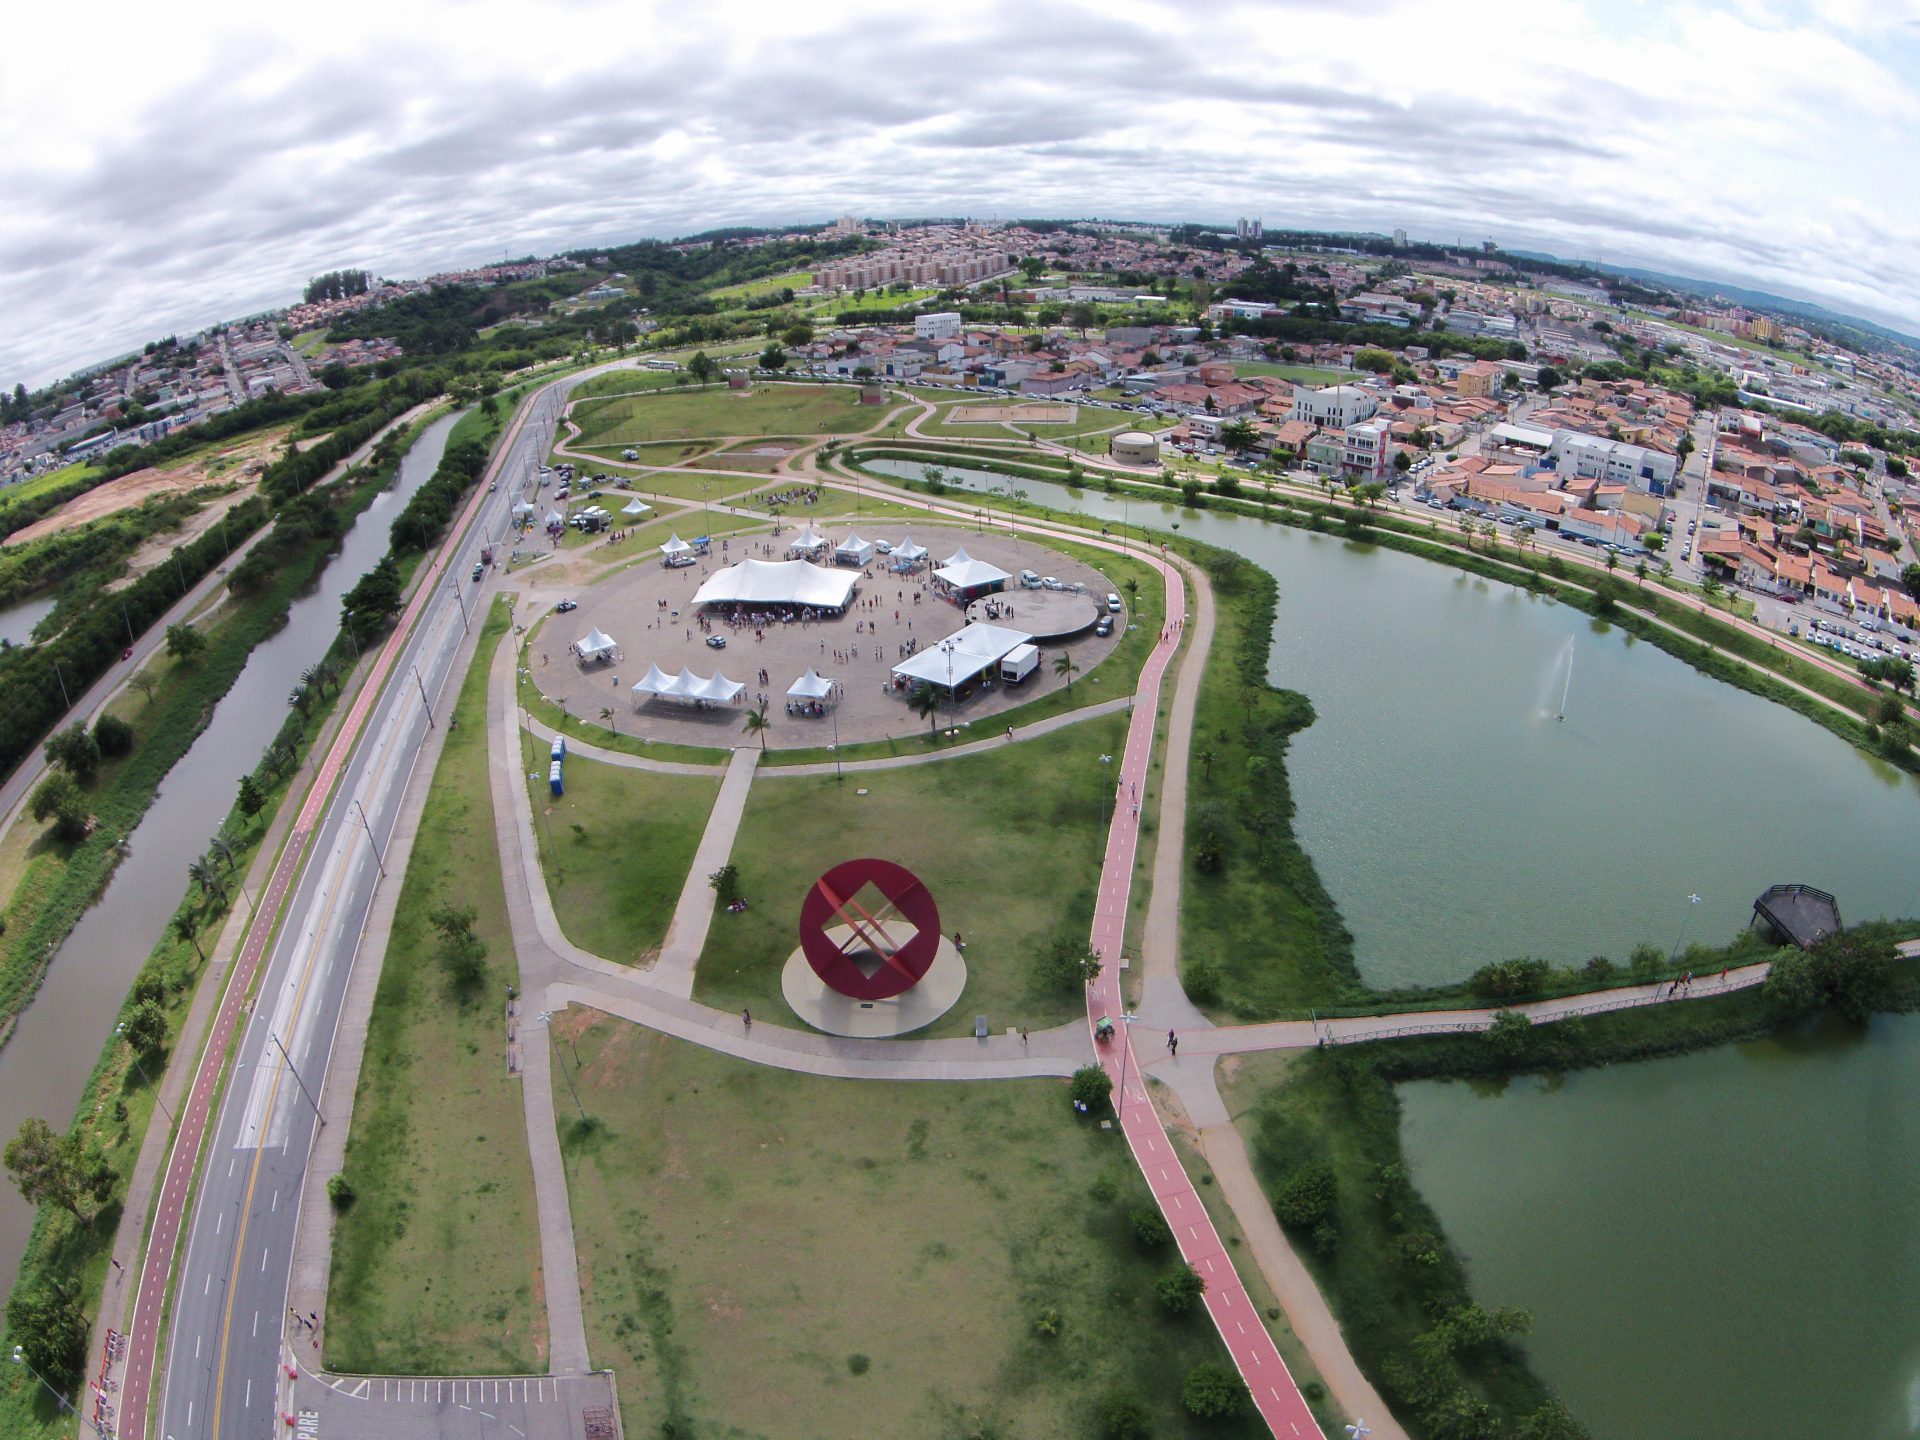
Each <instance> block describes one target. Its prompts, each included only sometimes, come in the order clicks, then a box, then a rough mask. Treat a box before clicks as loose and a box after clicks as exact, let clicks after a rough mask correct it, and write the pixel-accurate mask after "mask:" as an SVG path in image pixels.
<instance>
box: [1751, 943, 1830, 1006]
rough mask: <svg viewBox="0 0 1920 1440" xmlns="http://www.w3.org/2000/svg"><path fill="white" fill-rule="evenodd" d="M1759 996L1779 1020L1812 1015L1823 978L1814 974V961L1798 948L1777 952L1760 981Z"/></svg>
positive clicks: (1818, 1003) (1817, 1002) (1817, 1004)
mask: <svg viewBox="0 0 1920 1440" xmlns="http://www.w3.org/2000/svg"><path fill="white" fill-rule="evenodd" d="M1760 1000H1761V1003H1762V1004H1764V1005H1765V1006H1766V1007H1767V1013H1768V1014H1769V1015H1771V1016H1773V1018H1774V1020H1775V1021H1776V1022H1781V1023H1784V1022H1786V1021H1790V1020H1798V1019H1800V1018H1801V1017H1802V1016H1806V1015H1811V1014H1812V1013H1813V1012H1814V1011H1815V1010H1817V1009H1819V1008H1820V982H1819V981H1818V980H1817V979H1816V978H1815V976H1814V973H1813V961H1812V960H1811V959H1810V958H1809V957H1808V956H1806V955H1804V954H1802V953H1801V952H1800V951H1798V950H1793V949H1782V950H1780V951H1779V952H1777V953H1776V954H1775V955H1774V957H1773V963H1772V964H1771V965H1769V966H1768V967H1767V978H1766V979H1765V980H1763V981H1761V982H1760Z"/></svg>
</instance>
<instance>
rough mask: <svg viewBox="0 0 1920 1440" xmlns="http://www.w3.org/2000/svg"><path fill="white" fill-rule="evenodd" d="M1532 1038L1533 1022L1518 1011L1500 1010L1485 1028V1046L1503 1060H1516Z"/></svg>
mask: <svg viewBox="0 0 1920 1440" xmlns="http://www.w3.org/2000/svg"><path fill="white" fill-rule="evenodd" d="M1532 1038H1533V1022H1532V1021H1531V1020H1529V1019H1528V1018H1527V1017H1526V1016H1525V1015H1523V1014H1521V1013H1520V1011H1518V1010H1501V1011H1499V1012H1498V1013H1496V1014H1495V1015H1494V1017H1493V1024H1491V1025H1489V1026H1488V1027H1487V1044H1488V1045H1489V1046H1491V1047H1492V1049H1493V1053H1494V1054H1496V1055H1498V1056H1500V1057H1501V1058H1502V1059H1503V1060H1518V1059H1519V1058H1520V1056H1521V1054H1522V1053H1523V1052H1524V1051H1525V1050H1526V1048H1527V1044H1528V1042H1529V1041H1530V1040H1532Z"/></svg>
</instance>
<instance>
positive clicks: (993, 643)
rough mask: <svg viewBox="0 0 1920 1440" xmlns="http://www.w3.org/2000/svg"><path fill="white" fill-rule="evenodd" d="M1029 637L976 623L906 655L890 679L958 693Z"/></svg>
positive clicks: (1023, 632)
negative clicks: (924, 683) (921, 683)
mask: <svg viewBox="0 0 1920 1440" xmlns="http://www.w3.org/2000/svg"><path fill="white" fill-rule="evenodd" d="M1032 640H1033V636H1031V635H1029V634H1027V633H1026V632H1025V631H1022V630H1011V629H1008V628H1007V627H1006V626H1004V625H988V624H986V623H985V622H982V621H976V622H975V623H973V624H972V625H969V626H967V627H966V629H964V630H956V631H955V632H954V633H953V634H951V635H949V636H948V637H947V638H946V639H944V640H942V641H940V642H939V643H938V644H934V645H929V646H928V647H927V648H926V649H924V650H922V651H920V652H919V653H918V654H915V655H909V656H908V657H907V658H906V659H905V660H902V661H901V662H900V663H899V664H898V665H896V666H894V667H893V673H894V677H895V678H896V679H899V680H905V681H907V682H909V683H912V682H916V681H922V680H924V681H925V682H926V683H927V684H929V685H938V686H939V687H940V688H941V689H943V690H945V689H947V688H949V687H951V688H952V689H955V690H958V689H959V688H960V687H961V686H962V685H964V684H966V683H967V681H969V680H971V679H973V678H974V677H975V676H976V675H979V674H981V673H982V672H984V671H987V670H991V669H992V668H993V667H994V666H995V665H998V664H999V663H1000V661H1001V659H1002V658H1003V657H1004V656H1005V655H1006V653H1007V652H1008V651H1009V650H1013V649H1016V648H1017V647H1019V646H1021V645H1026V644H1030V643H1031V642H1032Z"/></svg>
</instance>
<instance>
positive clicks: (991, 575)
mask: <svg viewBox="0 0 1920 1440" xmlns="http://www.w3.org/2000/svg"><path fill="white" fill-rule="evenodd" d="M933 578H934V579H935V580H937V581H939V582H940V583H941V584H942V585H944V586H945V587H946V588H947V589H948V590H951V591H952V592H953V593H954V595H955V596H956V597H957V598H958V599H959V600H960V601H961V602H962V603H963V604H964V603H965V602H966V601H968V600H974V599H978V598H979V597H980V596H982V595H991V594H993V593H994V591H996V590H999V589H1000V588H1001V587H1003V586H1004V585H1005V584H1006V583H1007V581H1009V580H1011V579H1012V578H1013V577H1012V576H1011V575H1009V574H1008V573H1007V572H1006V571H1004V570H1002V569H1001V568H1000V567H999V566H998V565H995V564H992V563H991V562H989V561H986V560H976V559H974V558H973V557H972V556H971V555H969V554H967V552H966V551H965V550H962V551H960V552H958V553H957V554H956V555H955V556H953V558H951V559H949V560H948V561H947V563H946V564H944V565H942V566H941V567H940V568H939V569H938V570H936V571H934V572H933Z"/></svg>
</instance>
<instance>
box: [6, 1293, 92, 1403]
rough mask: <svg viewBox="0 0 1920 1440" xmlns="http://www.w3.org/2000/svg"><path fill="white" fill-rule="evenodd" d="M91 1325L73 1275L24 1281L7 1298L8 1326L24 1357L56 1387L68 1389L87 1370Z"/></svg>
mask: <svg viewBox="0 0 1920 1440" xmlns="http://www.w3.org/2000/svg"><path fill="white" fill-rule="evenodd" d="M90 1328H91V1327H90V1326H89V1324H88V1321H87V1314H86V1311H85V1310H84V1309H82V1308H81V1305H80V1296H79V1291H78V1289H77V1288H76V1287H75V1285H74V1283H73V1281H72V1280H70V1279H66V1278H60V1279H52V1280H42V1281H41V1282H39V1283H38V1284H37V1285H33V1286H31V1287H28V1286H26V1285H22V1286H21V1287H20V1288H19V1289H18V1290H16V1291H14V1293H13V1295H12V1296H11V1297H10V1298H9V1299H8V1300H7V1329H8V1331H9V1332H11V1333H12V1335H13V1337H14V1343H15V1344H17V1345H18V1346H19V1347H20V1352H21V1358H23V1359H24V1360H25V1361H26V1362H27V1364H29V1365H31V1366H32V1367H33V1369H34V1373H35V1374H37V1375H39V1376H40V1377H41V1378H42V1379H44V1380H45V1381H46V1382H47V1384H49V1385H51V1386H52V1387H53V1388H54V1389H56V1390H58V1391H61V1392H62V1393H65V1392H67V1391H69V1390H72V1389H73V1388H74V1386H76V1385H78V1384H79V1383H80V1379H81V1376H82V1375H84V1374H85V1373H86V1364H87V1333H88V1331H89V1329H90Z"/></svg>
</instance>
